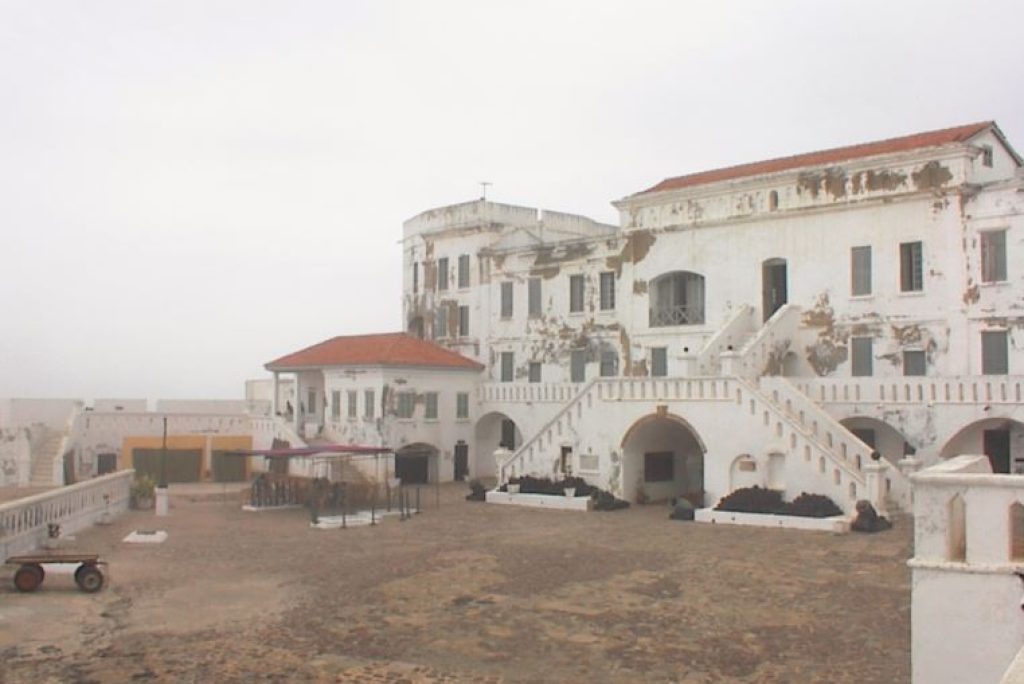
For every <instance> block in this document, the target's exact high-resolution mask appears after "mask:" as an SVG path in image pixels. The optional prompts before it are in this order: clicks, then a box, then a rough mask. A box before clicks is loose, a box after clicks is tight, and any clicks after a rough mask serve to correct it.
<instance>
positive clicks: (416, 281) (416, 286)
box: [412, 261, 420, 294]
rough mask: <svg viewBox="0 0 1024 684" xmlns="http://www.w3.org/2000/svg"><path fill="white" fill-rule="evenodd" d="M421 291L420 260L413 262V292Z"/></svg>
mask: <svg viewBox="0 0 1024 684" xmlns="http://www.w3.org/2000/svg"><path fill="white" fill-rule="evenodd" d="M419 291H420V265H419V262H416V261H414V262H412V293H413V294H416V293H417V292H419Z"/></svg>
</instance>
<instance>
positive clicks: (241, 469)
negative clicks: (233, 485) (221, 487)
mask: <svg viewBox="0 0 1024 684" xmlns="http://www.w3.org/2000/svg"><path fill="white" fill-rule="evenodd" d="M245 460H246V459H245V458H244V457H242V456H225V455H224V452H223V451H214V452H213V481H214V482H245V480H246V476H245V475H246V473H245Z"/></svg>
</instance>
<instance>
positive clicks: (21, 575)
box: [14, 563, 46, 591]
mask: <svg viewBox="0 0 1024 684" xmlns="http://www.w3.org/2000/svg"><path fill="white" fill-rule="evenodd" d="M45 576H46V573H45V572H43V566H41V565H39V564H38V563H26V564H25V565H22V566H21V567H20V568H18V571H17V572H16V573H14V586H15V587H16V588H17V590H18V591H35V590H36V589H38V588H39V585H40V584H42V583H43V578H44V577H45Z"/></svg>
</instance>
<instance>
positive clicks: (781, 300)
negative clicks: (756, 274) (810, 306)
mask: <svg viewBox="0 0 1024 684" xmlns="http://www.w3.org/2000/svg"><path fill="white" fill-rule="evenodd" d="M786 279H787V274H786V260H785V259H768V260H767V261H765V262H764V263H762V264H761V296H762V307H763V310H764V320H766V321H767V320H768V319H769V318H771V317H772V314H774V313H775V312H776V311H778V310H779V309H781V308H782V306H783V305H784V304H785V303H786V302H788V301H789V288H788V286H787V284H786Z"/></svg>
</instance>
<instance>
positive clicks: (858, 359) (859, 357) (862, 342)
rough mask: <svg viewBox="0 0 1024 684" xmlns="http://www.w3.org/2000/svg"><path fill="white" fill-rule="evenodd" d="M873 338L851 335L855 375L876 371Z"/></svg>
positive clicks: (865, 374) (852, 371)
mask: <svg viewBox="0 0 1024 684" xmlns="http://www.w3.org/2000/svg"><path fill="white" fill-rule="evenodd" d="M871 346H872V338H870V337H851V338H850V354H851V356H852V357H853V362H852V370H851V371H850V372H851V374H852V375H853V376H854V377H865V376H870V375H872V373H873V372H874V369H873V367H872V358H873V357H872V352H871Z"/></svg>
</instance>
